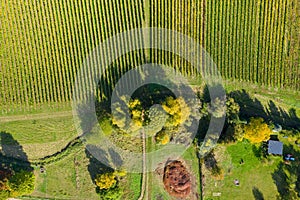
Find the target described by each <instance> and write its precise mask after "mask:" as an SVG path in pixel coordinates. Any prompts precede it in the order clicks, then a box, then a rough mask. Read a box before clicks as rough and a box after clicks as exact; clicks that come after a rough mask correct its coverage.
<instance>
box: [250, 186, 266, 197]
mask: <svg viewBox="0 0 300 200" xmlns="http://www.w3.org/2000/svg"><path fill="white" fill-rule="evenodd" d="M252 193H253V196H254V198H255V200H264V195H263V193H262V192H261V191H260V190H259V189H258V188H257V187H253V188H252Z"/></svg>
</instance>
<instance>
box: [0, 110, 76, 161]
mask: <svg viewBox="0 0 300 200" xmlns="http://www.w3.org/2000/svg"><path fill="white" fill-rule="evenodd" d="M0 132H6V133H9V134H11V135H12V137H13V138H14V140H16V141H18V143H19V144H20V145H22V147H23V149H24V151H25V153H26V154H27V156H28V158H29V159H37V158H42V157H44V156H47V155H51V154H53V153H55V152H57V151H59V150H61V149H62V148H63V147H65V146H66V144H67V143H68V142H69V141H71V140H72V139H74V138H75V137H76V136H77V132H76V129H75V127H74V124H73V118H72V116H67V117H66V116H65V117H58V118H52V119H51V120H49V119H35V120H21V121H12V122H4V123H0Z"/></svg>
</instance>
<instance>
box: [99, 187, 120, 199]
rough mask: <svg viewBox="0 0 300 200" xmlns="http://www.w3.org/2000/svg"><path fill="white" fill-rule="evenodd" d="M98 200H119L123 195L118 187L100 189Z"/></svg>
mask: <svg viewBox="0 0 300 200" xmlns="http://www.w3.org/2000/svg"><path fill="white" fill-rule="evenodd" d="M99 195H100V199H102V200H119V199H121V197H122V195H123V190H122V189H121V188H119V187H117V186H116V187H113V188H109V189H102V190H100V191H99Z"/></svg>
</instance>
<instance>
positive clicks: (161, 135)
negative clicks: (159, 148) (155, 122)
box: [155, 130, 170, 145]
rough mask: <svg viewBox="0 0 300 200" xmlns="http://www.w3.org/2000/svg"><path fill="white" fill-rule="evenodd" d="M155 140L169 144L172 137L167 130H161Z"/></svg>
mask: <svg viewBox="0 0 300 200" xmlns="http://www.w3.org/2000/svg"><path fill="white" fill-rule="evenodd" d="M155 141H156V142H157V143H160V144H162V145H165V144H168V143H169V142H170V137H169V135H168V134H167V132H166V131H165V130H162V131H159V132H158V133H157V134H156V135H155Z"/></svg>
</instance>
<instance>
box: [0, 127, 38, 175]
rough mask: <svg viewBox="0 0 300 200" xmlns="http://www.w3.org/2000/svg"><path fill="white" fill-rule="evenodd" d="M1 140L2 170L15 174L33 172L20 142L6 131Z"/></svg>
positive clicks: (1, 135) (0, 156)
mask: <svg viewBox="0 0 300 200" xmlns="http://www.w3.org/2000/svg"><path fill="white" fill-rule="evenodd" d="M0 138H1V151H0V163H1V165H0V168H2V169H8V170H12V171H14V172H18V171H21V170H26V171H33V168H32V167H31V166H30V162H29V161H28V157H27V155H26V153H25V152H24V150H23V147H22V146H21V145H20V144H19V143H18V141H16V140H15V139H14V138H13V136H12V135H11V134H10V133H7V132H4V131H2V132H0ZM0 170H1V169H0Z"/></svg>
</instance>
